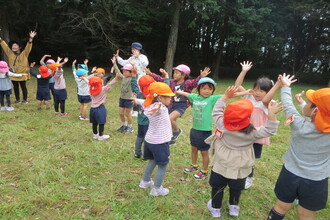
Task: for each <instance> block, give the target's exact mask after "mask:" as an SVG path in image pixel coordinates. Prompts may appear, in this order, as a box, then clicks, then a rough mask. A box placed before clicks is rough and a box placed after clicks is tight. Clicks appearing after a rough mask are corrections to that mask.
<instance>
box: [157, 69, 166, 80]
mask: <svg viewBox="0 0 330 220" xmlns="http://www.w3.org/2000/svg"><path fill="white" fill-rule="evenodd" d="M159 72H160V73H161V74H162V75H163V78H166V79H168V72H166V70H164V69H163V68H160V69H159Z"/></svg>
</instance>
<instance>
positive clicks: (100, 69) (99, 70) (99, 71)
mask: <svg viewBox="0 0 330 220" xmlns="http://www.w3.org/2000/svg"><path fill="white" fill-rule="evenodd" d="M95 72H97V73H105V70H104V69H103V68H97V69H96V70H95Z"/></svg>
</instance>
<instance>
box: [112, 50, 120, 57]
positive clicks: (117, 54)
mask: <svg viewBox="0 0 330 220" xmlns="http://www.w3.org/2000/svg"><path fill="white" fill-rule="evenodd" d="M113 56H114V57H115V58H117V57H118V56H119V50H117V51H116V53H115V54H114V55H113Z"/></svg>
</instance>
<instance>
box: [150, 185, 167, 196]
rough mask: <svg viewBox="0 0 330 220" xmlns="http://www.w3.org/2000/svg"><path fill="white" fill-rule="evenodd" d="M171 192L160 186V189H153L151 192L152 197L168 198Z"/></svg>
mask: <svg viewBox="0 0 330 220" xmlns="http://www.w3.org/2000/svg"><path fill="white" fill-rule="evenodd" d="M169 192H170V190H169V189H167V188H164V187H163V186H160V187H159V188H156V187H155V188H152V189H151V190H150V195H152V196H166V195H167V194H169Z"/></svg>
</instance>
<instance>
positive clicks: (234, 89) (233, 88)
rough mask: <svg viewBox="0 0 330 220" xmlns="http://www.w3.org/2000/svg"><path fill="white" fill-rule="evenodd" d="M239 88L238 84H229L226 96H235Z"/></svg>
mask: <svg viewBox="0 0 330 220" xmlns="http://www.w3.org/2000/svg"><path fill="white" fill-rule="evenodd" d="M237 90H238V88H237V87H236V86H229V87H228V88H227V89H226V91H225V94H224V95H225V96H227V98H232V97H234V96H236V92H237Z"/></svg>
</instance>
